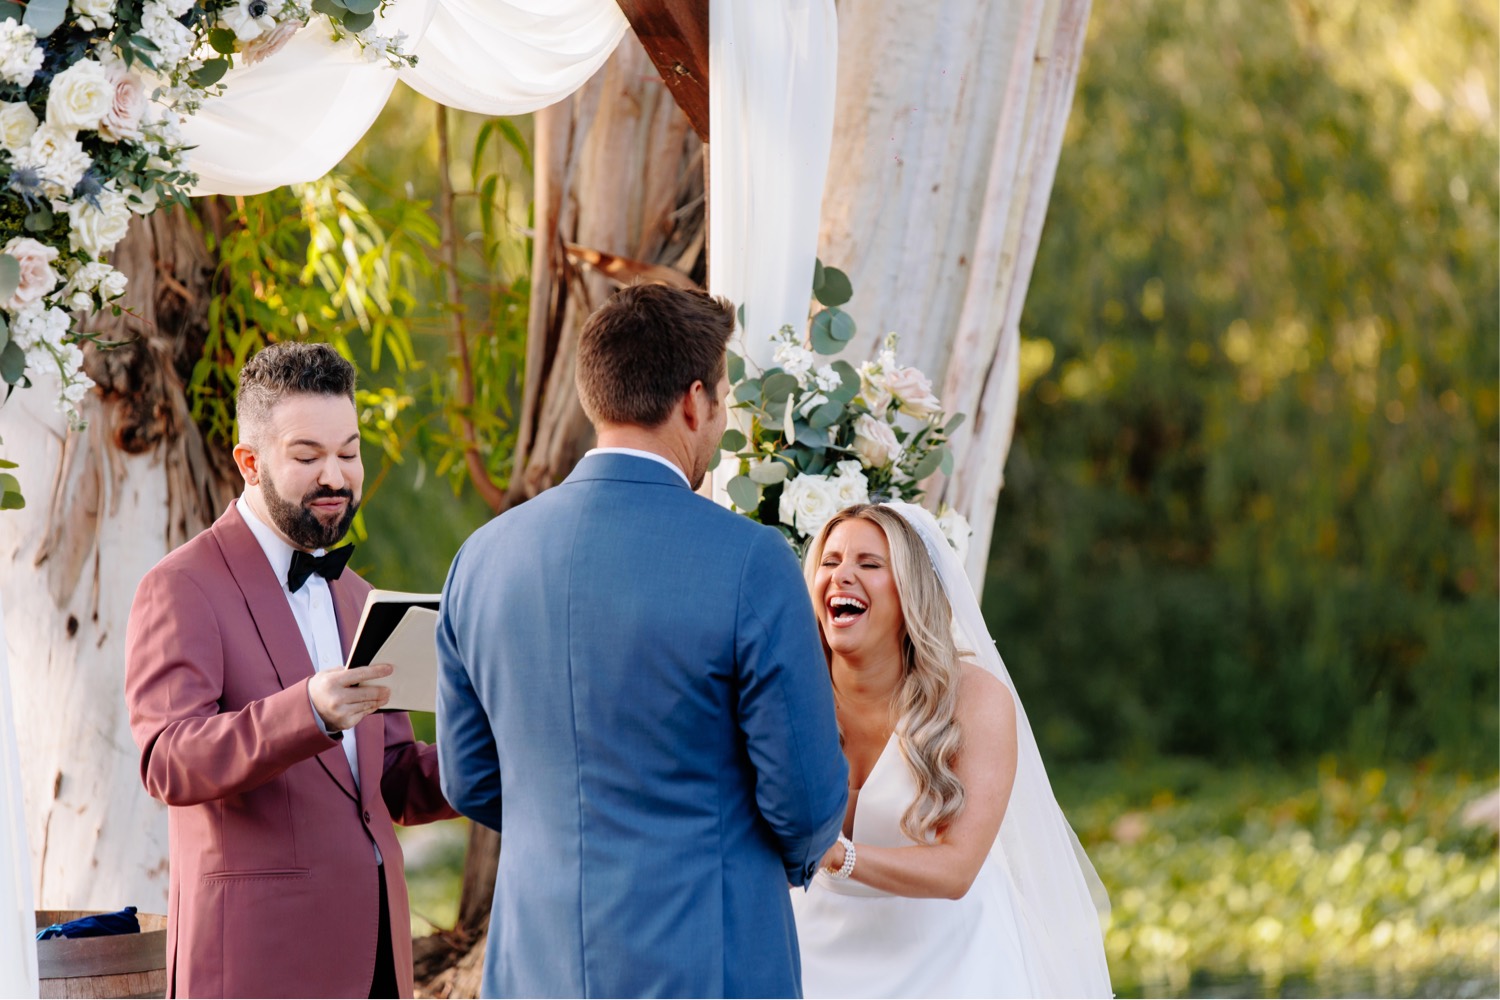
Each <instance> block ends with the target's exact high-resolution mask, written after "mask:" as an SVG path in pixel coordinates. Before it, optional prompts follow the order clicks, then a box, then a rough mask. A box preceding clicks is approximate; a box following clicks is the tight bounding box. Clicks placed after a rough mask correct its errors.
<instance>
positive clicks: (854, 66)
mask: <svg viewBox="0 0 1500 1000" xmlns="http://www.w3.org/2000/svg"><path fill="white" fill-rule="evenodd" d="M1088 13H1089V0H1005V2H1000V3H984V4H981V3H976V2H974V0H936V2H934V0H889V2H886V3H881V4H868V3H847V2H846V3H842V4H840V5H839V75H838V106H837V110H836V112H835V117H834V137H833V149H834V154H833V160H832V162H831V163H830V165H829V171H828V183H827V186H826V188H825V191H824V201H823V219H822V229H821V234H820V239H819V247H820V250H819V256H820V257H821V258H822V259H823V261H824V262H825V263H828V264H832V265H834V266H836V267H839V268H842V269H843V270H844V271H846V272H847V273H848V274H849V276H850V278H851V279H852V280H853V282H854V289H855V297H854V299H853V300H852V301H851V302H850V303H849V305H848V306H846V307H845V308H846V309H847V310H848V311H849V312H850V314H851V315H853V316H854V317H855V319H856V320H857V321H858V322H859V323H860V333H859V335H858V336H857V337H856V339H855V341H854V343H853V344H852V345H851V353H853V354H855V355H856V356H859V357H868V356H873V354H874V353H875V352H876V351H877V350H878V344H879V342H880V340H881V339H883V338H884V336H885V334H886V332H887V331H890V330H895V331H897V332H899V333H900V334H901V335H902V346H901V352H900V353H901V358H902V360H903V361H904V362H905V363H907V364H912V365H916V366H917V367H919V368H921V369H922V370H923V371H924V372H926V373H927V374H928V375H930V376H932V378H933V381H934V383H935V384H937V385H938V386H940V387H941V392H940V396H941V398H942V400H943V402H944V403H945V404H946V406H947V408H948V410H949V411H950V412H952V411H962V412H965V413H967V414H968V415H969V417H970V420H969V421H968V422H967V423H966V424H965V425H964V427H963V428H961V429H960V431H959V432H958V434H957V435H955V437H954V440H953V451H954V459H955V462H954V465H955V471H954V474H953V476H952V478H951V479H949V480H948V481H947V482H944V481H943V479H942V477H941V476H938V477H935V479H934V480H933V481H932V482H931V483H930V484H929V486H930V492H929V496H930V498H931V499H932V500H933V501H938V500H946V501H947V502H948V503H950V504H952V505H953V506H955V507H957V508H958V509H959V510H960V511H962V512H963V513H964V514H965V515H966V516H967V517H968V518H969V520H970V522H971V523H972V524H973V526H974V537H973V540H972V543H971V546H970V550H969V560H968V569H969V576H970V579H971V580H973V581H974V584H975V587H976V589H978V588H979V587H980V586H981V585H982V583H983V579H984V565H985V562H986V560H987V559H988V555H989V547H990V537H991V533H992V531H993V528H994V518H995V506H996V503H997V501H998V498H999V493H1000V487H1001V484H1002V482H1003V470H1004V467H1005V458H1006V454H1007V453H1008V452H1009V450H1010V441H1011V432H1012V429H1013V427H1014V425H1015V410H1016V395H1017V382H1016V379H1017V368H1016V357H1017V351H1018V348H1019V342H1020V341H1019V323H1020V317H1021V307H1022V305H1023V304H1024V302H1025V298H1026V288H1027V285H1028V284H1029V283H1030V280H1031V268H1032V264H1033V263H1034V262H1035V260H1036V248H1037V243H1038V240H1039V239H1040V237H1041V230H1042V223H1043V221H1044V219H1045V218H1046V211H1047V201H1048V198H1049V196H1050V195H1051V191H1052V179H1053V176H1054V174H1055V172H1056V168H1057V159H1058V154H1059V152H1060V151H1061V148H1062V135H1063V127H1064V125H1065V124H1066V122H1067V115H1068V109H1069V107H1070V106H1071V104H1072V100H1073V87H1074V84H1075V82H1076V80H1077V77H1078V64H1079V59H1080V57H1081V54H1082V49H1083V37H1084V31H1085V28H1086V27H1087V23H1088Z"/></svg>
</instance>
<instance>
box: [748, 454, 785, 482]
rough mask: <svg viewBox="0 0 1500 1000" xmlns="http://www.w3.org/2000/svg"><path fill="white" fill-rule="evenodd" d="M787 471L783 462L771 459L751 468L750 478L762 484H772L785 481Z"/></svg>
mask: <svg viewBox="0 0 1500 1000" xmlns="http://www.w3.org/2000/svg"><path fill="white" fill-rule="evenodd" d="M789 471H790V470H789V469H788V467H787V464H786V463H785V462H778V461H775V460H774V459H773V460H771V461H769V462H762V463H761V464H759V465H757V466H756V467H755V468H753V469H751V470H750V478H751V479H752V480H754V481H755V482H757V483H760V485H762V486H774V485H776V484H777V483H780V482H785V481H786V476H787V472H789Z"/></svg>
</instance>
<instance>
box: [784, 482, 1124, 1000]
mask: <svg viewBox="0 0 1500 1000" xmlns="http://www.w3.org/2000/svg"><path fill="white" fill-rule="evenodd" d="M806 575H807V582H808V587H809V589H810V590H811V592H812V598H813V604H814V606H815V607H816V610H817V615H818V621H819V624H820V625H821V627H822V631H823V642H824V646H825V651H826V652H827V654H828V662H829V675H830V677H831V679H832V681H833V689H834V702H835V706H836V708H837V712H838V721H839V728H840V731H841V733H842V736H843V748H844V754H845V756H846V757H847V758H848V760H849V783H850V788H849V806H848V812H847V813H846V815H845V818H844V831H843V832H844V835H843V836H842V837H840V838H839V842H838V843H837V844H835V845H834V846H833V847H832V848H831V849H830V850H829V852H828V854H827V855H825V856H824V858H823V864H822V867H821V869H820V871H819V873H818V876H817V877H816V879H815V880H814V882H813V884H812V886H811V887H810V888H809V890H808V891H807V892H805V893H804V892H801V891H793V893H792V905H793V908H794V910H795V912H796V917H797V935H798V939H799V943H800V945H801V951H802V980H803V991H804V994H805V995H806V996H808V997H829V996H845V997H847V996H867V997H877V996H893V997H925V996H952V997H960V996H986V997H998V996H1013V997H1032V996H1076V997H1086V996H1105V997H1107V996H1110V995H1111V991H1110V985H1109V970H1108V967H1107V966H1106V964H1105V959H1104V946H1103V939H1102V933H1101V930H1100V920H1101V914H1102V913H1104V912H1107V908H1108V901H1107V898H1106V897H1105V895H1104V889H1103V886H1102V885H1101V884H1100V883H1099V880H1098V876H1097V875H1095V873H1094V870H1093V866H1092V865H1090V864H1089V861H1088V858H1087V857H1086V856H1085V855H1084V853H1083V849H1082V848H1081V847H1080V846H1079V845H1078V840H1077V838H1076V837H1075V836H1074V835H1073V831H1072V829H1071V828H1070V827H1069V826H1068V823H1067V820H1066V819H1064V818H1063V815H1062V811H1061V809H1059V808H1058V805H1057V802H1056V800H1055V799H1054V798H1053V796H1052V789H1051V786H1050V785H1049V784H1048V781H1047V774H1046V771H1045V769H1044V768H1043V767H1042V761H1041V757H1040V755H1039V754H1038V752H1037V748H1036V740H1035V739H1034V738H1033V736H1032V733H1031V727H1030V726H1029V725H1028V723H1027V721H1026V715H1025V712H1024V711H1022V709H1021V705H1020V702H1019V700H1018V699H1017V698H1016V695H1015V689H1014V686H1013V685H1012V683H1011V680H1010V675H1009V674H1008V673H1007V672H1006V670H1005V665H1004V664H1003V663H1002V662H1001V660H1000V655H999V653H998V652H996V650H995V646H994V643H993V641H992V640H991V639H990V637H989V633H988V631H987V630H986V628H985V625H984V619H983V617H982V616H981V615H980V612H979V605H978V602H977V601H976V600H975V598H974V592H973V590H972V589H971V588H970V586H969V583H968V579H967V577H966V576H965V575H964V570H963V565H962V563H961V562H960V560H959V559H958V556H957V554H956V553H955V552H954V551H953V550H952V548H951V547H950V546H949V545H948V543H947V541H946V540H945V538H944V536H943V534H942V532H941V530H940V529H939V528H938V525H937V522H936V520H935V519H934V518H933V517H932V515H931V514H929V513H928V512H927V511H926V510H924V509H922V508H920V507H916V506H913V505H911V504H905V503H893V504H881V505H858V506H854V507H850V508H848V509H847V510H844V511H841V512H839V513H838V514H836V515H835V516H834V517H833V518H832V519H831V520H830V521H829V522H828V523H827V524H826V525H825V526H824V527H823V530H822V531H820V532H819V533H818V536H817V537H816V538H815V539H814V540H813V542H812V544H811V545H810V546H809V548H808V555H807V563H806Z"/></svg>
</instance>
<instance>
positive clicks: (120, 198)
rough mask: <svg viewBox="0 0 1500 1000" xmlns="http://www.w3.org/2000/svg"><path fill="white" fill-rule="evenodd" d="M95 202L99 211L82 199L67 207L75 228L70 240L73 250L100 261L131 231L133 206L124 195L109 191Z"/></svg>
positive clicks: (102, 192)
mask: <svg viewBox="0 0 1500 1000" xmlns="http://www.w3.org/2000/svg"><path fill="white" fill-rule="evenodd" d="M95 200H96V201H98V203H99V207H98V208H95V207H94V206H93V205H90V204H89V203H88V201H87V200H86V199H81V198H80V199H79V200H78V201H75V202H70V203H69V204H68V221H69V223H70V224H71V226H72V229H71V231H70V232H69V233H68V240H69V242H70V243H71V245H72V247H73V249H74V250H82V251H83V252H84V253H87V254H89V255H90V256H92V257H100V256H103V255H104V254H106V253H108V252H109V251H110V250H113V249H114V246H115V244H116V243H118V242H120V241H121V240H122V239H124V238H125V230H126V229H128V228H129V227H130V206H129V205H128V204H127V203H126V201H125V196H124V195H123V194H121V193H120V192H118V191H113V190H110V189H109V188H105V189H104V190H102V191H100V192H99V194H98V196H97V198H96V199H95Z"/></svg>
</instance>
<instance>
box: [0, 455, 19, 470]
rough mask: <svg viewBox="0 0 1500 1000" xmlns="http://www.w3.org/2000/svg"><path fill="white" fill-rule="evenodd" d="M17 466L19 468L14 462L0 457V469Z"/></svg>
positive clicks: (15, 467)
mask: <svg viewBox="0 0 1500 1000" xmlns="http://www.w3.org/2000/svg"><path fill="white" fill-rule="evenodd" d="M19 468H20V466H19V465H17V464H16V463H15V462H9V461H6V460H5V459H3V458H0V469H19Z"/></svg>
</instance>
